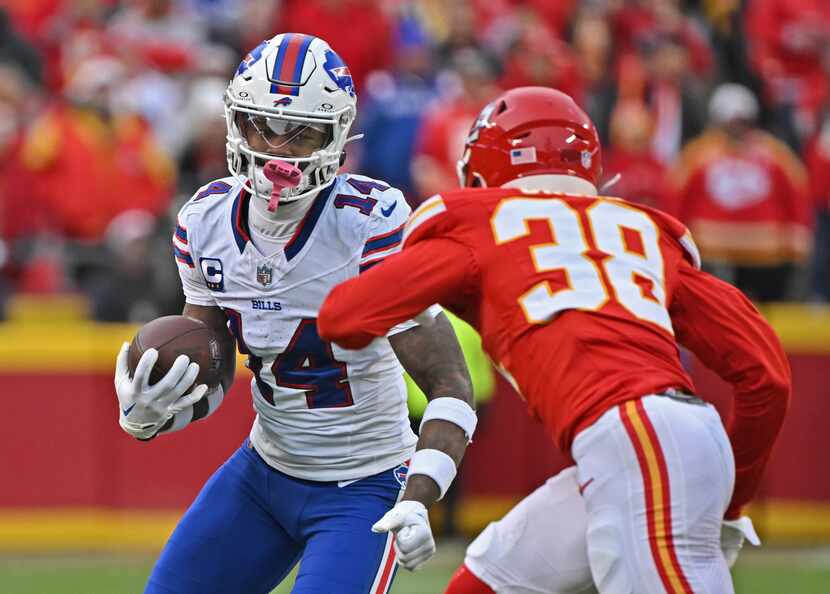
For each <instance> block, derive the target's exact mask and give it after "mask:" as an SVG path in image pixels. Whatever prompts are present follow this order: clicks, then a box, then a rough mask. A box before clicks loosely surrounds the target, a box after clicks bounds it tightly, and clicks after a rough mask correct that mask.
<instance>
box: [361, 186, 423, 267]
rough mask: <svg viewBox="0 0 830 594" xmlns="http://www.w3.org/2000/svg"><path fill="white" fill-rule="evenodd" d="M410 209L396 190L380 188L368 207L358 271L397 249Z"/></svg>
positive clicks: (401, 242) (374, 263)
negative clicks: (368, 212)
mask: <svg viewBox="0 0 830 594" xmlns="http://www.w3.org/2000/svg"><path fill="white" fill-rule="evenodd" d="M410 212H411V209H410V208H409V205H408V204H407V203H406V199H405V198H404V197H403V194H402V193H401V192H400V191H399V190H396V189H395V188H389V189H387V190H386V191H384V192H383V198H382V199H381V200H378V202H377V204H375V207H374V208H373V209H372V214H371V219H370V220H369V224H368V225H367V228H368V235H367V237H366V241H365V242H364V243H363V251H362V253H361V254H360V273H361V274H363V273H364V272H366V271H367V270H369V269H370V268H372V267H373V266H376V265H378V264H380V263H381V262H383V261H384V260H385V259H386V258H388V257H389V256H391V255H392V254H396V253H397V252H399V251H401V246H402V245H403V231H404V225H405V224H406V220H407V218H408V217H409V213H410Z"/></svg>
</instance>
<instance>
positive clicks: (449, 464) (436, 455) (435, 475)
mask: <svg viewBox="0 0 830 594" xmlns="http://www.w3.org/2000/svg"><path fill="white" fill-rule="evenodd" d="M457 471H458V470H457V469H456V467H455V462H454V461H453V459H452V458H450V456H449V454H447V453H445V452H442V451H441V450H431V449H423V450H418V451H417V452H415V453H414V454H412V459H411V460H410V462H409V471H408V473H407V474H408V476H413V475H416V474H425V475H426V476H428V477H429V478H431V479H432V480H434V481H435V482H436V484H437V485H438V488H439V489H440V490H441V495H440V496H439V497H438V499H441V498H443V497H444V493H446V492H447V489H449V488H450V485H451V484H452V481H453V479H454V478H455V474H456V472H457Z"/></svg>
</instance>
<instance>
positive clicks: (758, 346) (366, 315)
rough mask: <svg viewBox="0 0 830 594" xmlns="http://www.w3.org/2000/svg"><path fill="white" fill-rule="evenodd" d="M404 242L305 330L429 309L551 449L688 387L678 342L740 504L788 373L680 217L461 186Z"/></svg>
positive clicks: (368, 333)
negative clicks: (717, 389)
mask: <svg viewBox="0 0 830 594" xmlns="http://www.w3.org/2000/svg"><path fill="white" fill-rule="evenodd" d="M404 242H405V246H404V250H403V251H402V252H401V253H400V254H398V255H395V256H393V257H391V258H389V259H388V260H387V261H386V262H385V263H384V264H383V265H381V266H376V267H374V268H373V269H371V270H370V271H368V272H367V273H366V274H365V275H362V276H361V277H360V278H358V279H354V280H352V281H349V282H347V283H344V284H343V285H340V286H339V287H337V288H335V289H334V291H332V293H331V295H330V296H329V298H328V300H327V301H326V303H325V304H324V306H323V308H322V309H321V311H320V315H319V318H318V329H319V331H320V335H321V336H323V337H324V338H325V339H327V340H334V341H336V342H337V343H338V344H340V345H342V346H344V347H346V348H361V347H363V346H365V345H366V344H367V343H368V342H369V341H371V340H372V339H373V338H375V337H377V336H383V335H384V334H385V333H386V331H387V330H388V329H389V328H390V327H391V326H392V325H394V324H395V323H398V322H400V321H402V320H405V319H407V318H411V317H414V316H415V315H417V314H418V313H419V312H421V311H423V310H424V309H426V308H427V307H428V306H429V305H431V304H432V303H435V302H438V303H440V304H441V305H443V306H445V307H447V308H448V309H450V310H451V311H453V312H454V313H456V314H458V315H459V316H460V317H461V318H463V319H465V320H466V321H467V322H469V323H470V324H471V325H473V326H474V327H475V328H476V329H477V330H478V331H479V332H480V333H481V336H482V343H483V346H484V349H485V350H486V351H487V353H488V354H489V355H490V357H491V358H492V359H493V361H494V362H495V363H496V364H497V365H498V367H499V368H500V369H501V371H502V372H503V373H504V374H505V375H506V376H507V377H508V378H509V379H510V380H511V381H512V383H513V385H514V386H515V387H516V389H517V390H518V391H519V392H520V393H521V394H522V395H523V396H524V398H525V399H526V400H527V403H528V406H529V408H530V410H531V411H532V412H533V413H534V414H535V415H536V416H538V417H539V418H540V419H541V420H542V422H543V423H544V424H545V427H546V428H547V430H548V432H549V433H550V435H551V436H552V437H553V438H554V439H555V440H556V442H557V443H558V444H559V446H560V447H561V448H562V450H563V451H565V452H567V451H569V450H570V444H571V442H572V440H573V438H574V437H575V435H576V434H577V433H578V432H579V431H580V430H581V429H584V428H586V427H588V426H589V425H591V424H592V423H593V422H594V421H595V420H596V419H597V418H599V417H600V416H601V415H602V414H603V413H604V412H605V411H607V410H608V409H609V408H611V407H613V406H615V405H617V404H620V403H622V402H626V401H628V400H633V399H636V398H640V397H641V396H644V395H647V394H654V393H660V392H663V391H665V390H667V389H670V388H675V389H679V390H682V391H685V392H689V393H692V392H693V390H694V387H693V385H692V382H691V379H690V378H689V377H688V375H687V374H686V373H685V372H684V370H683V367H682V366H681V363H680V358H679V353H678V346H677V343H678V342H680V343H682V344H685V345H687V346H688V347H689V348H691V350H692V351H693V352H695V353H696V354H698V356H699V357H700V358H701V359H702V360H703V361H704V363H706V364H707V365H709V366H711V367H712V368H713V369H715V370H716V371H717V372H718V373H720V374H721V375H722V376H723V377H724V378H725V379H727V380H728V381H732V383H733V385H734V386H735V387H736V396H738V403H737V405H736V419H735V424H734V425H733V427H732V433H733V436H734V437H736V438H738V439H740V440H741V442H740V443H741V447H740V448H736V459H737V460H736V462H737V464H738V475H739V479H740V480H739V482H740V485H739V488H738V487H736V494H735V501H736V503H737V505H742V504H743V503H745V502H746V501H747V500H748V499H749V498H750V497H751V494H752V493H753V492H754V490H755V487H756V486H757V481H758V479H759V478H760V473H761V470H762V469H763V466H764V463H765V461H766V458H767V456H768V454H769V450H770V448H771V446H772V442H773V441H774V439H775V436H776V435H777V433H778V430H779V428H780V425H781V420H782V419H783V408H782V407H786V403H787V398H788V395H789V368H788V365H787V361H786V358H785V356H784V354H783V351H782V350H781V347H780V344H779V343H778V341H777V339H776V337H775V335H774V333H773V332H772V330H771V329H770V328H769V326H768V325H767V324H766V323H765V322H764V321H763V320H762V318H761V317H760V315H759V314H758V312H757V310H755V308H754V307H753V306H752V305H751V304H750V303H749V301H748V300H747V299H746V298H745V297H743V295H742V294H741V293H740V292H739V291H737V289H734V288H732V287H730V286H729V285H726V284H725V283H722V282H720V281H718V280H716V279H715V278H714V277H711V276H709V275H707V274H705V273H703V272H701V271H700V270H699V269H698V266H699V256H698V253H697V248H696V247H695V245H694V242H693V241H692V239H691V236H690V234H689V233H688V231H687V230H686V228H685V227H684V226H683V225H682V224H681V223H679V222H678V221H676V220H675V219H673V218H672V217H670V216H668V215H666V214H664V213H662V212H660V211H657V210H653V209H650V208H648V207H645V206H638V205H634V204H630V203H627V202H624V201H622V200H619V199H616V198H605V197H593V196H591V197H588V196H573V195H564V194H558V195H551V194H540V193H528V192H522V191H519V190H515V189H506V188H498V189H474V190H469V189H468V190H462V191H458V192H451V193H448V194H443V195H441V196H436V197H433V198H431V199H429V200H427V201H426V202H424V203H423V204H422V205H421V206H420V207H419V208H418V209H417V210H416V211H415V212H414V213H413V214H412V216H411V218H410V220H409V222H408V223H407V228H406V232H405V239H404ZM765 408H766V409H767V410H765ZM743 410H747V411H748V413H747V414H746V415H743V414H742V411H743ZM759 411H760V414H759ZM736 509H737V508H736Z"/></svg>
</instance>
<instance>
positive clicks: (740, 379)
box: [670, 261, 791, 518]
mask: <svg viewBox="0 0 830 594" xmlns="http://www.w3.org/2000/svg"><path fill="white" fill-rule="evenodd" d="M678 274H679V279H678V282H677V285H676V288H675V291H674V293H673V296H672V299H673V300H672V304H671V307H670V313H671V318H672V324H673V325H674V329H675V334H676V336H677V340H678V341H679V342H680V343H681V344H682V345H684V346H685V347H687V348H689V349H690V350H691V351H692V352H693V353H694V354H695V355H696V356H697V357H698V359H700V361H701V362H702V363H703V364H704V365H706V367H708V368H709V369H711V370H712V371H714V372H715V373H717V374H718V375H719V376H720V377H721V378H722V379H723V380H725V381H726V382H728V383H729V384H730V385H731V386H732V388H733V391H734V403H733V411H732V412H733V415H732V421H731V423H730V424H729V427H728V428H727V429H728V433H729V439H730V442H731V443H732V449H733V452H734V455H735V469H736V477H735V490H734V492H733V495H732V501H731V502H730V504H729V508H728V510H727V515H726V517H727V518H734V517H737V516H738V515H740V511H741V508H742V507H743V506H744V505H745V504H746V503H748V502H749V501H750V500H751V499H752V497H753V496H754V495H755V492H756V491H757V489H758V486H759V484H760V481H761V477H762V475H763V472H764V468H765V467H766V464H767V461H768V459H769V456H770V453H771V452H772V448H773V444H774V443H775V440H776V438H777V437H778V433H779V431H780V429H781V425H782V424H783V421H784V415H785V413H786V410H787V406H788V403H789V398H790V392H791V377H790V367H789V363H788V361H787V358H786V355H785V354H784V350H783V348H782V346H781V343H780V341H779V340H778V337H777V336H776V335H775V332H774V331H773V330H772V328H771V327H770V326H769V324H767V322H766V321H765V320H764V319H763V318H762V317H761V314H760V313H759V312H758V310H757V309H755V307H754V306H753V305H752V303H751V302H750V301H749V299H747V298H746V297H745V296H744V295H743V293H741V292H740V291H739V290H738V289H736V288H734V287H732V286H731V285H728V284H727V283H725V282H723V281H720V280H718V279H716V278H715V277H713V276H711V275H709V274H706V273H704V272H701V271H700V270H697V269H696V268H694V267H693V266H691V265H690V264H688V263H687V262H685V261H684V262H681V263H680V267H679V270H678Z"/></svg>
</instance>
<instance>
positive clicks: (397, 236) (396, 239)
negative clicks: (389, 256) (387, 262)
mask: <svg viewBox="0 0 830 594" xmlns="http://www.w3.org/2000/svg"><path fill="white" fill-rule="evenodd" d="M402 239H403V225H401V226H400V227H398V228H397V229H395V230H393V231H391V232H390V233H387V234H385V235H379V236H377V237H374V238H372V239H369V241H367V242H366V246H365V247H364V248H363V256H368V255H369V254H372V253H374V252H379V251H381V250H385V249H389V248H391V247H394V246H395V244H398V243H400V242H401V240H402Z"/></svg>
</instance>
